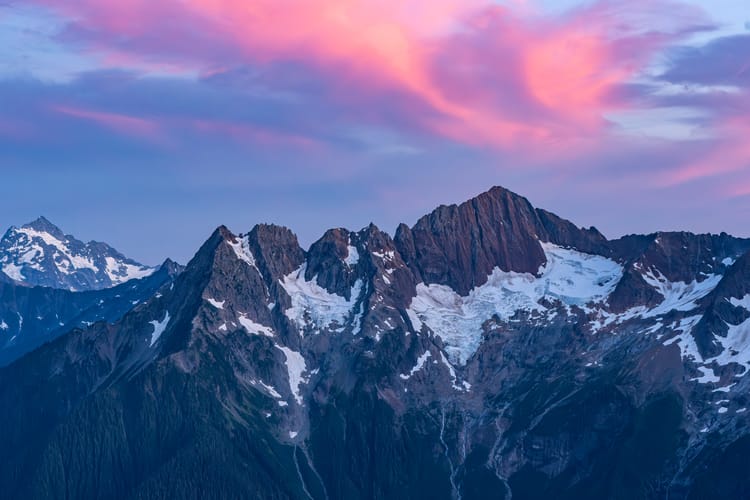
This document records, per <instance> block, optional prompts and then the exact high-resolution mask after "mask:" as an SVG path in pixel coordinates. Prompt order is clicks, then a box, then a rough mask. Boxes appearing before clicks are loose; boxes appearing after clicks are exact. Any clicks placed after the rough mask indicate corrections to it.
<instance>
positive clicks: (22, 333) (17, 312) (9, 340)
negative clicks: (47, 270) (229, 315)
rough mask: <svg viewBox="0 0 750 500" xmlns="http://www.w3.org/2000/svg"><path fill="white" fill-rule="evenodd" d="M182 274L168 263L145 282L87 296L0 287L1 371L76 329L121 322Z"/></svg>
mask: <svg viewBox="0 0 750 500" xmlns="http://www.w3.org/2000/svg"><path fill="white" fill-rule="evenodd" d="M181 270H182V268H181V266H179V265H178V264H176V263H174V262H172V261H170V260H167V261H166V262H165V263H164V264H163V265H162V266H161V267H159V268H158V269H157V270H156V271H155V272H153V273H151V274H149V275H148V276H146V277H144V278H139V279H133V280H130V281H128V282H127V283H123V284H121V285H117V286H115V287H112V288H105V289H103V290H91V291H86V292H71V291H70V290H61V289H58V288H48V287H41V286H35V287H30V286H25V285H19V284H17V283H12V282H6V283H3V282H0V366H3V365H6V364H8V363H10V362H12V361H15V360H16V359H18V358H19V357H21V356H22V355H23V354H25V353H27V352H29V351H31V350H33V349H35V348H37V347H39V346H40V345H42V344H44V343H45V342H49V341H51V340H53V339H55V338H57V337H58V336H60V335H62V334H64V333H67V332H69V331H71V330H73V329H75V328H79V329H80V328H87V327H89V326H91V325H92V324H94V323H96V322H98V321H106V322H114V321H116V320H118V319H120V318H121V317H122V316H123V315H124V314H125V313H127V312H128V311H130V310H131V309H133V308H134V307H135V306H136V305H137V304H139V303H141V302H144V301H146V300H148V299H150V298H151V297H152V296H153V295H154V294H156V293H157V292H158V291H159V289H161V288H162V287H164V286H169V285H170V284H171V283H172V282H173V280H174V278H175V277H176V276H177V275H178V274H179V273H180V272H181Z"/></svg>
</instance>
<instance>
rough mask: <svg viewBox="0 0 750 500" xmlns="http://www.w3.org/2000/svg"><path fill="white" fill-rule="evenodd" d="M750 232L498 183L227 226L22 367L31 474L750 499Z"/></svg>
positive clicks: (10, 449) (134, 489) (199, 493)
mask: <svg viewBox="0 0 750 500" xmlns="http://www.w3.org/2000/svg"><path fill="white" fill-rule="evenodd" d="M748 250H750V241H748V240H744V239H739V238H734V237H731V236H728V235H726V234H721V235H694V234H690V233H657V234H651V235H646V236H627V237H624V238H621V239H619V240H614V241H609V240H607V239H606V238H605V237H604V236H602V235H601V234H600V233H599V232H598V231H596V229H593V228H591V229H579V228H578V227H576V226H575V225H573V224H572V223H570V222H568V221H566V220H563V219H561V218H559V217H557V216H556V215H554V214H551V213H549V212H546V211H543V210H539V209H535V208H534V207H532V206H531V204H530V203H529V202H528V201H527V200H526V199H525V198H522V197H520V196H517V195H515V194H513V193H511V192H509V191H507V190H505V189H502V188H493V189H492V190H490V191H489V192H487V193H484V194H482V195H480V196H478V197H476V198H474V199H472V200H470V201H468V202H466V203H463V204H461V205H458V206H455V205H453V206H442V207H440V208H438V209H437V210H435V211H434V212H433V213H431V214H430V215H427V216H425V217H423V218H422V219H420V220H419V221H418V222H417V223H416V225H415V226H414V227H411V228H409V227H407V226H405V225H401V226H400V227H399V228H398V230H397V232H396V235H395V237H393V238H392V237H391V236H389V235H388V234H386V233H384V232H382V231H380V230H379V229H378V228H377V227H375V226H373V225H371V226H369V227H367V228H365V229H363V230H361V231H359V232H350V231H347V230H345V229H334V230H330V231H328V232H326V233H325V234H324V235H323V237H322V238H321V239H320V240H318V241H317V242H315V243H314V244H313V245H312V246H311V248H310V249H309V250H308V251H305V250H303V249H302V248H301V247H300V245H299V244H298V242H297V238H296V237H295V235H294V234H293V233H292V232H291V231H289V230H288V229H285V228H282V227H277V226H271V225H258V226H255V227H254V228H253V229H252V230H251V231H250V232H249V233H247V234H243V235H235V234H232V233H231V232H230V231H229V230H227V229H226V228H224V227H221V228H219V229H218V230H216V232H215V233H214V234H213V235H212V236H211V237H210V238H209V240H208V241H207V242H206V243H205V244H204V245H203V247H202V248H201V249H200V250H199V251H198V253H197V254H196V255H195V257H194V258H193V259H192V261H191V262H190V263H189V264H188V266H187V268H186V269H185V270H184V272H182V273H181V274H179V275H178V276H177V277H176V278H175V281H174V283H173V285H170V286H168V287H162V289H161V290H160V291H159V293H157V294H155V295H153V297H152V298H150V299H149V300H146V301H144V302H142V303H139V304H138V305H136V306H135V307H134V309H132V311H130V312H129V313H127V314H125V316H124V317H122V319H120V320H119V321H117V322H115V323H105V322H99V323H95V324H93V325H91V326H90V327H88V328H86V329H83V330H74V331H72V332H70V333H68V334H66V335H63V336H61V337H59V338H58V339H56V340H54V341H53V342H51V343H49V344H47V345H45V346H42V347H41V348H39V349H37V350H35V351H34V352H32V353H31V354H29V355H26V356H24V357H23V358H21V359H19V360H18V361H16V362H14V363H13V364H11V365H10V366H8V367H6V368H4V369H2V370H0V429H2V431H0V460H1V461H2V463H3V467H2V468H0V491H3V492H4V495H7V497H8V498H27V499H34V498H107V499H115V498H128V499H130V498H133V499H136V498H137V499H158V498H166V497H171V498H186V499H199V498H200V499H210V498H236V499H240V498H270V499H286V498H294V499H310V498H313V499H358V498H389V499H391V498H425V499H427V498H429V499H462V500H469V499H479V498H482V499H484V498H498V499H501V498H505V499H510V498H511V497H512V498H514V499H524V498H526V499H529V498H531V499H536V498H539V499H542V498H557V499H602V498H622V499H633V498H669V499H683V498H691V499H701V498H748V497H749V496H750V474H748V472H750V470H749V468H748V465H747V463H746V462H745V459H744V457H746V456H747V455H748V454H750V429H749V428H748V425H747V424H748V412H746V408H748V407H749V406H750V401H748V394H749V388H750V377H746V376H745V375H746V374H747V373H748V369H750V345H749V344H750V335H749V333H750V254H748V253H747V252H748Z"/></svg>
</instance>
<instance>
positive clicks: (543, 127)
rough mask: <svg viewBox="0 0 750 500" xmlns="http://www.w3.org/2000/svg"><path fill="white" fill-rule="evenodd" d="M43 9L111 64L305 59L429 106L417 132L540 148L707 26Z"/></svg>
mask: <svg viewBox="0 0 750 500" xmlns="http://www.w3.org/2000/svg"><path fill="white" fill-rule="evenodd" d="M37 1H38V2H40V3H43V4H45V5H47V6H48V7H51V8H54V9H56V10H57V11H59V12H60V13H62V14H63V15H66V16H68V17H69V18H70V19H71V22H72V23H73V24H72V28H71V33H73V34H74V36H79V37H82V38H83V39H84V40H87V41H88V42H90V44H91V45H90V49H91V50H95V51H97V52H99V53H101V55H102V57H103V61H104V63H105V64H106V63H109V64H115V65H117V64H121V63H123V62H125V63H126V64H129V65H131V66H136V67H140V68H141V69H144V70H146V71H154V69H155V68H157V69H158V68H167V69H173V70H174V71H180V70H186V68H187V67H188V66H189V65H192V66H193V67H194V69H195V70H196V71H199V72H207V71H211V70H212V69H215V68H216V67H217V66H219V67H221V66H226V65H228V64H263V63H268V62H273V61H285V60H294V61H300V60H301V61H303V63H304V64H308V65H311V66H314V67H316V68H317V69H318V70H321V71H324V72H326V73H327V75H328V77H327V78H328V80H329V83H330V85H331V86H332V87H333V88H335V89H336V91H337V92H338V93H339V94H341V97H340V98H341V99H342V100H344V101H346V102H348V103H352V102H353V103H355V105H359V106H360V107H361V108H362V110H363V111H362V112H363V113H366V112H367V111H366V108H367V107H368V106H372V105H373V102H378V103H379V104H378V105H382V103H383V101H384V99H387V96H389V95H393V94H398V95H402V96H403V95H405V96H408V98H409V99H412V100H413V101H415V102H419V103H420V104H422V105H424V106H425V107H426V108H427V109H429V110H430V113H425V114H421V115H417V116H410V117H409V118H410V119H411V121H412V122H413V123H415V124H417V125H418V126H419V127H420V128H421V129H422V131H423V132H427V133H429V134H434V135H438V136H440V137H446V138H449V139H452V140H455V141H458V142H462V143H465V144H471V145H474V146H481V147H502V148H506V149H507V148H514V147H518V146H520V145H523V146H524V147H525V146H526V145H534V144H544V145H545V146H546V148H545V151H546V152H548V153H549V152H550V151H551V150H554V149H562V150H568V149H570V148H571V147H578V146H576V144H577V143H578V142H577V139H578V138H580V137H581V136H587V137H590V136H596V135H597V134H600V133H602V131H604V130H606V127H607V123H606V121H605V120H603V118H602V115H603V114H604V113H606V112H608V111H612V110H616V109H621V108H623V107H626V106H628V103H627V102H626V101H624V100H622V99H617V98H614V97H613V96H614V95H616V93H615V92H614V90H615V89H617V87H618V86H620V85H622V84H624V83H627V82H629V81H630V80H631V79H632V78H633V77H634V76H635V75H637V74H638V73H639V72H640V71H641V70H642V69H643V68H644V67H645V66H646V65H647V64H648V63H649V62H650V61H651V59H652V58H653V56H654V55H655V54H656V53H658V52H659V51H660V50H662V49H663V48H664V46H665V45H666V44H667V43H670V42H673V41H675V40H677V39H679V37H680V36H681V33H682V31H681V30H683V29H684V28H685V25H690V24H694V23H697V22H699V21H701V20H702V19H701V16H700V15H699V14H696V13H695V12H694V11H693V10H690V9H687V8H685V7H684V6H682V5H681V4H675V3H672V2H667V1H664V0H657V1H652V2H648V3H645V2H642V1H627V2H626V1H602V2H599V3H596V4H594V5H593V6H591V7H588V8H584V9H579V10H575V11H573V12H571V13H569V14H566V15H564V16H561V17H557V18H549V17H544V16H540V15H537V14H530V13H529V9H526V8H521V9H515V10H514V9H512V8H507V7H499V6H497V5H495V4H493V3H488V2H487V1H486V0H484V1H480V0H431V1H427V0H399V1H395V0H379V1H375V0H358V1H355V0H310V1H305V2H299V1H292V0H256V1H253V2H247V1H244V0H179V1H178V0H161V1H159V2H153V1H146V0H129V1H125V2H123V1H121V0H77V1H75V2H70V1H62V0H37ZM666 9H670V16H669V19H670V20H672V21H670V23H669V25H665V24H664V20H663V19H664V10H666ZM644 17H645V18H647V19H646V20H645V21H646V22H645V23H644ZM643 25H647V26H649V32H643V31H642V26H643ZM91 118H92V119H94V118H93V117H91ZM99 121H100V122H101V123H103V124H107V123H109V125H110V126H112V127H113V128H116V127H119V128H121V129H123V130H127V129H131V130H134V129H139V128H140V129H141V130H143V124H140V125H136V124H135V123H134V122H129V121H127V119H126V120H125V121H122V120H120V121H119V122H118V121H117V120H113V119H111V117H110V118H106V119H105V117H103V116H100V117H99ZM115 124H117V125H115ZM531 151H533V149H532V150H531ZM558 153H559V151H558Z"/></svg>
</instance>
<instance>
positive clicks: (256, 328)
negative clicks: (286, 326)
mask: <svg viewBox="0 0 750 500" xmlns="http://www.w3.org/2000/svg"><path fill="white" fill-rule="evenodd" d="M237 321H239V323H240V325H242V327H243V328H244V329H245V330H247V333H251V334H253V335H265V336H266V337H273V336H274V333H273V329H272V328H271V327H268V326H265V325H261V324H259V323H256V322H255V321H253V320H251V319H250V318H248V317H247V316H246V315H244V314H243V315H240V317H239V318H237Z"/></svg>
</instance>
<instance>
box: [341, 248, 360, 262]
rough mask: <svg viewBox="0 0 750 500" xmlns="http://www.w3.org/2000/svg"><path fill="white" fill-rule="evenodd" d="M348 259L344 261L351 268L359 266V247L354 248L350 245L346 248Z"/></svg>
mask: <svg viewBox="0 0 750 500" xmlns="http://www.w3.org/2000/svg"><path fill="white" fill-rule="evenodd" d="M346 252H347V253H346V258H345V259H344V263H345V264H346V265H347V266H349V267H354V266H356V265H357V262H359V252H358V251H357V247H354V246H352V245H349V246H348V247H346Z"/></svg>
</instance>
